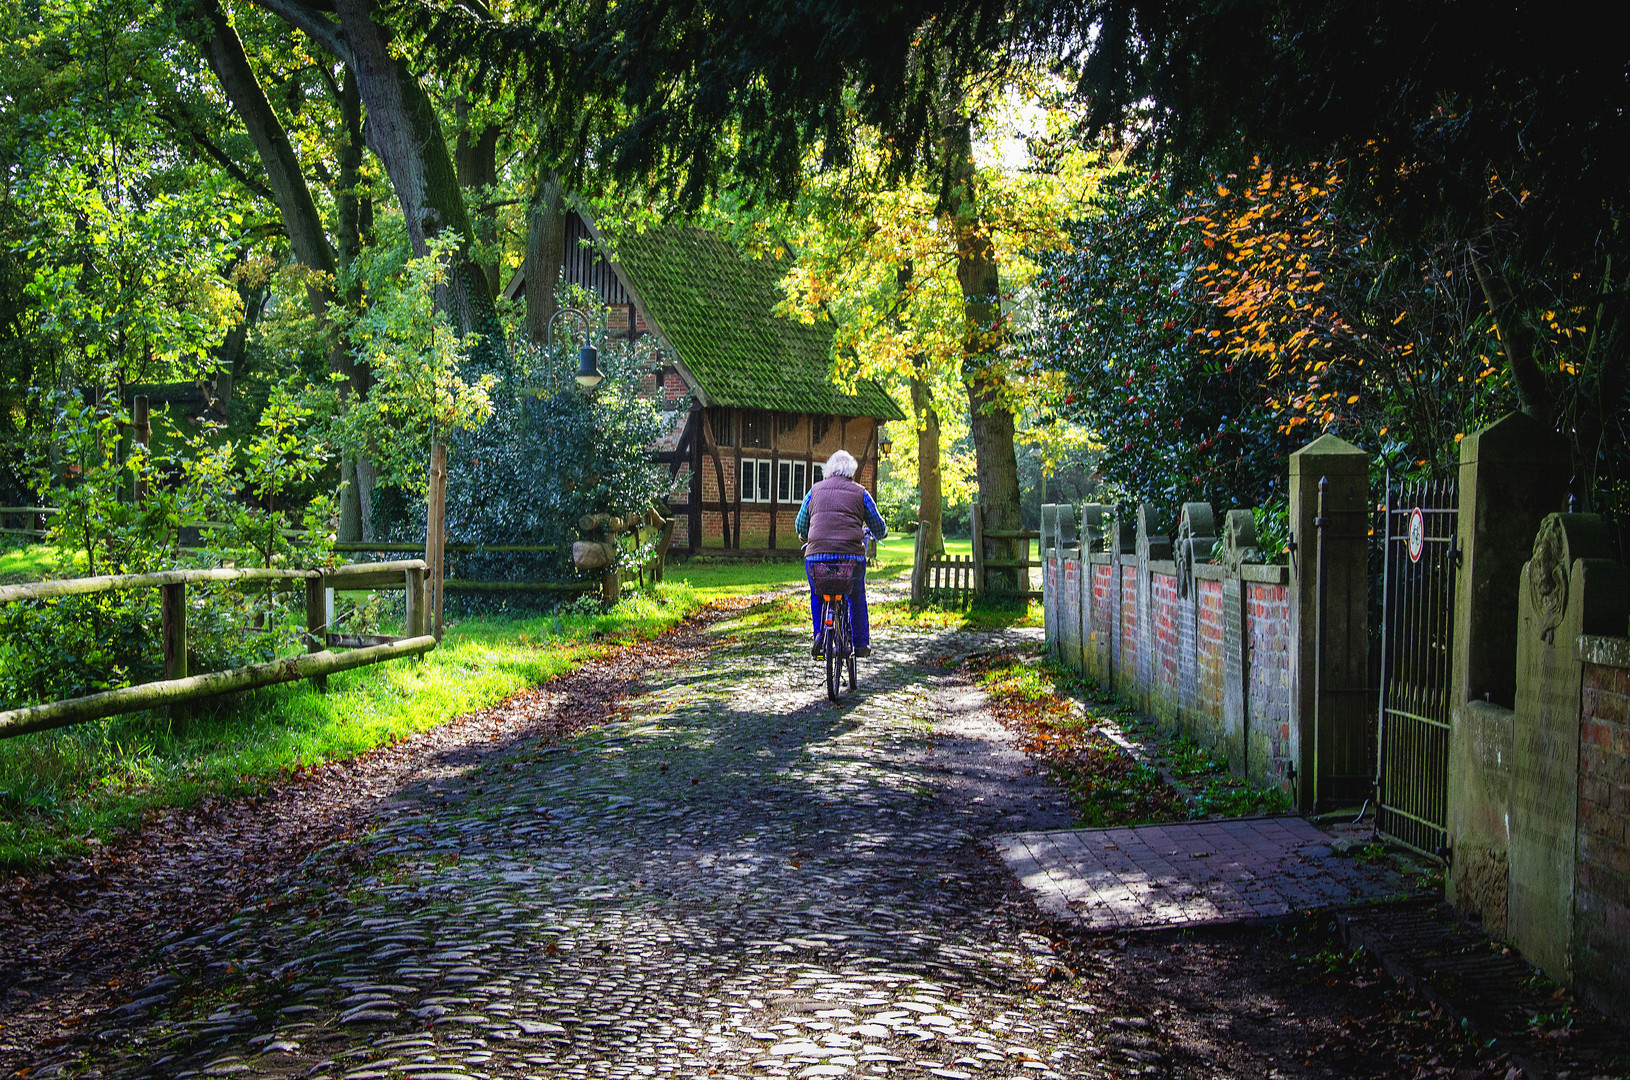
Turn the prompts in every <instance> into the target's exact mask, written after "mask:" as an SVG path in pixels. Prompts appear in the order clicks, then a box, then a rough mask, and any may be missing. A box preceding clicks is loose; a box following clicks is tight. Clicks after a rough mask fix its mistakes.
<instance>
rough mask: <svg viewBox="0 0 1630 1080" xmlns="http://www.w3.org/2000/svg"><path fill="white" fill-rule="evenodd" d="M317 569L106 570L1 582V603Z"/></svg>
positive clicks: (279, 577) (293, 575) (285, 577)
mask: <svg viewBox="0 0 1630 1080" xmlns="http://www.w3.org/2000/svg"><path fill="white" fill-rule="evenodd" d="M318 573H319V571H316V570H262V569H259V568H256V567H250V568H247V569H243V570H237V569H233V568H230V567H222V568H220V569H215V570H161V571H159V572H158V573H154V574H103V575H99V576H97V577H83V578H64V579H62V580H61V581H33V582H27V583H24V584H21V585H0V604H9V603H13V602H15V601H17V600H48V599H51V598H52V597H57V596H82V595H84V594H86V593H98V592H107V591H109V590H111V589H150V588H158V587H161V586H164V585H185V584H189V583H191V582H197V581H304V580H306V579H307V578H313V577H316V576H317V575H318Z"/></svg>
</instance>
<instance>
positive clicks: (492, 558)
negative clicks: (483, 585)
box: [374, 324, 673, 605]
mask: <svg viewBox="0 0 1630 1080" xmlns="http://www.w3.org/2000/svg"><path fill="white" fill-rule="evenodd" d="M597 336H598V337H599V338H600V340H604V326H603V324H602V325H601V326H600V327H599V334H598V335H597ZM657 361H658V353H657V352H656V346H655V344H654V343H653V342H652V341H651V340H650V339H646V340H644V341H642V342H640V343H638V344H635V345H630V344H628V343H626V342H607V343H606V345H605V347H604V348H603V349H601V350H600V361H599V363H600V370H601V372H602V373H603V374H604V376H605V377H604V380H603V381H602V382H601V383H600V385H599V386H598V387H596V388H595V389H594V390H593V391H590V392H585V391H583V390H582V389H581V388H579V387H578V386H577V384H576V383H575V382H574V381H573V375H574V374H575V372H576V352H575V350H573V349H569V348H568V347H567V346H565V345H563V344H561V345H557V346H556V347H555V348H553V349H548V350H538V349H533V348H530V347H528V346H525V345H515V346H513V359H512V361H511V362H510V364H509V365H508V367H507V368H506V369H505V370H504V371H503V372H502V373H501V374H502V378H498V379H496V381H493V382H490V383H488V384H490V385H492V387H493V390H492V394H491V397H490V402H491V413H490V415H489V416H488V417H487V418H486V419H485V421H484V422H482V423H480V424H479V425H477V426H474V427H471V428H469V429H467V430H461V431H457V432H454V433H451V434H450V436H449V441H448V458H447V460H448V466H447V540H448V542H449V543H453V544H503V545H555V546H556V547H557V548H558V550H557V551H555V552H552V553H545V554H541V555H538V554H526V553H520V554H509V553H499V554H489V555H468V554H454V555H451V556H449V560H450V561H449V567H450V570H449V576H454V577H460V578H472V579H481V580H488V581H503V580H530V581H562V580H571V579H573V578H575V576H576V575H575V572H573V571H572V570H571V563H570V556H569V554H568V553H569V551H570V548H571V544H572V542H573V541H574V540H576V539H578V535H579V534H578V532H577V520H578V518H580V517H582V516H584V515H587V514H600V513H609V514H614V515H618V516H628V515H633V514H638V513H642V512H644V511H645V510H646V509H648V508H650V506H651V505H652V503H653V502H657V501H660V500H661V499H662V498H663V497H665V496H666V495H667V494H668V493H669V490H670V485H671V481H670V479H669V476H668V470H667V469H666V468H665V467H663V466H660V465H657V464H655V463H653V462H652V461H651V450H650V448H651V447H652V446H653V445H654V444H655V443H656V442H657V440H658V439H659V438H660V437H661V436H662V435H663V434H665V433H666V432H667V430H668V429H669V428H670V427H671V426H672V421H673V417H672V415H671V414H670V413H664V412H663V411H661V410H660V409H659V408H658V407H657V406H656V404H655V403H653V402H652V401H650V400H648V399H646V398H642V397H641V396H640V395H639V383H640V378H641V376H642V373H646V372H649V371H650V370H651V369H652V367H653V366H654V365H655V364H656V363H657ZM497 374H498V373H494V375H497ZM492 377H493V376H483V380H484V381H485V380H487V379H490V378H492ZM421 470H422V466H421ZM424 512H425V511H424V503H423V501H422V500H420V499H417V498H413V497H411V496H410V495H409V494H408V493H407V492H405V491H404V490H403V489H402V488H401V487H397V488H395V489H393V490H392V489H376V494H375V498H374V527H375V530H376V533H378V534H379V535H390V536H396V537H400V538H402V539H404V540H410V541H411V540H419V539H422V538H423V537H424ZM536 600H537V598H536V597H531V598H528V601H527V602H536ZM462 602H464V603H465V604H466V605H468V604H469V603H470V601H468V600H464V601H462ZM489 603H490V602H489Z"/></svg>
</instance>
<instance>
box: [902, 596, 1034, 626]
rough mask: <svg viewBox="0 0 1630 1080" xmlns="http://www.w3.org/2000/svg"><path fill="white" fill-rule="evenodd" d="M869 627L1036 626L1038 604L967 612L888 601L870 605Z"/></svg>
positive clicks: (976, 607)
mask: <svg viewBox="0 0 1630 1080" xmlns="http://www.w3.org/2000/svg"><path fill="white" fill-rule="evenodd" d="M871 616H872V625H873V626H874V627H877V626H899V627H903V628H905V629H908V630H995V629H1000V628H1003V627H1020V626H1040V625H1041V620H1042V611H1041V605H1040V604H1039V603H1037V602H1036V601H1033V600H1032V601H1030V602H1029V603H1028V604H1026V605H1025V606H1024V607H1019V606H1018V605H1001V604H975V605H973V606H971V607H969V608H968V609H967V610H964V611H958V610H956V609H954V608H940V607H921V608H913V607H912V606H911V603H910V602H909V601H906V600H890V601H887V602H885V603H881V604H873V605H871Z"/></svg>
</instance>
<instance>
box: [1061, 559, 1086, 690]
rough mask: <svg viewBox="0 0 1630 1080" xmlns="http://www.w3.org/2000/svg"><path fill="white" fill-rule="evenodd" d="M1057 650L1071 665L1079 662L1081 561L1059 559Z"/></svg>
mask: <svg viewBox="0 0 1630 1080" xmlns="http://www.w3.org/2000/svg"><path fill="white" fill-rule="evenodd" d="M1058 568H1059V592H1058V594H1057V595H1058V610H1057V618H1058V648H1059V655H1061V656H1063V657H1064V658H1065V659H1066V660H1067V661H1068V662H1070V663H1071V664H1076V665H1079V664H1080V662H1081V659H1080V658H1081V560H1080V559H1059V560H1058Z"/></svg>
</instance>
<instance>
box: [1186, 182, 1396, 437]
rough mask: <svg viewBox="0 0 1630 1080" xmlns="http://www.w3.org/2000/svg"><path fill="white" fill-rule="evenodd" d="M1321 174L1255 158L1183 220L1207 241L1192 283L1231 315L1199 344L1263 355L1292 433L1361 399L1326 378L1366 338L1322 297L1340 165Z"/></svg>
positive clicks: (1272, 393) (1225, 354) (1220, 351)
mask: <svg viewBox="0 0 1630 1080" xmlns="http://www.w3.org/2000/svg"><path fill="white" fill-rule="evenodd" d="M1319 171H1320V172H1321V173H1322V175H1320V176H1319V178H1317V179H1311V180H1310V179H1306V178H1302V177H1298V176H1291V175H1283V174H1279V173H1276V172H1275V170H1274V169H1273V168H1272V167H1271V166H1268V165H1264V164H1263V163H1262V162H1261V160H1260V159H1257V160H1254V161H1253V162H1252V165H1251V168H1250V169H1249V170H1247V171H1246V173H1245V174H1244V175H1243V176H1232V175H1231V176H1229V177H1228V178H1227V180H1226V181H1225V182H1224V183H1221V184H1218V185H1216V188H1215V195H1214V198H1208V199H1207V200H1206V201H1205V203H1204V204H1203V205H1202V207H1201V208H1200V209H1198V210H1196V212H1194V213H1192V214H1191V215H1190V216H1189V217H1187V218H1185V219H1184V223H1185V224H1195V225H1198V226H1199V227H1200V229H1201V240H1200V243H1201V244H1202V245H1203V247H1202V248H1201V249H1200V250H1197V251H1196V250H1191V251H1190V252H1188V254H1189V255H1190V256H1191V258H1193V259H1195V263H1194V280H1195V282H1196V284H1198V285H1199V286H1200V287H1201V288H1202V289H1203V290H1204V291H1206V292H1207V293H1208V294H1209V295H1210V297H1211V302H1212V304H1213V305H1214V306H1215V307H1216V308H1217V309H1218V311H1219V312H1221V313H1222V314H1223V315H1224V316H1226V318H1225V319H1223V320H1219V322H1218V324H1217V325H1214V326H1212V327H1209V328H1205V329H1201V330H1198V331H1196V333H1197V334H1199V335H1200V336H1201V338H1202V339H1203V341H1202V349H1201V351H1202V352H1204V353H1206V354H1208V355H1212V356H1216V357H1219V358H1234V357H1240V356H1251V357H1255V358H1258V359H1260V360H1262V361H1264V363H1265V369H1266V371H1267V375H1268V379H1269V385H1268V386H1267V387H1266V389H1267V390H1268V400H1267V404H1268V406H1269V407H1270V408H1272V409H1274V410H1275V411H1276V412H1278V413H1279V414H1280V415H1281V417H1282V421H1281V424H1280V430H1281V431H1282V432H1287V433H1288V432H1290V431H1292V430H1294V429H1295V428H1297V427H1298V426H1300V425H1303V424H1314V425H1316V426H1318V427H1321V428H1322V427H1328V426H1330V425H1331V424H1332V423H1334V422H1336V421H1337V420H1338V419H1340V417H1341V413H1342V410H1343V409H1344V408H1345V407H1346V406H1349V405H1353V404H1356V403H1357V401H1358V395H1356V394H1352V393H1343V392H1342V391H1341V390H1340V389H1338V388H1335V387H1333V386H1331V385H1329V384H1330V382H1331V380H1330V379H1329V369H1330V368H1331V366H1332V365H1333V364H1335V363H1337V362H1339V361H1340V360H1341V359H1343V358H1344V357H1351V355H1352V354H1353V353H1354V352H1356V351H1358V350H1356V349H1355V348H1354V347H1353V346H1354V345H1355V344H1356V342H1357V340H1358V339H1360V338H1361V337H1362V336H1363V335H1362V334H1361V332H1360V331H1358V330H1356V329H1355V328H1354V327H1353V326H1352V325H1351V324H1350V323H1349V322H1348V321H1347V319H1345V318H1344V317H1343V316H1342V314H1341V312H1339V311H1338V310H1337V309H1336V306H1335V304H1334V302H1333V301H1332V300H1331V299H1330V298H1329V297H1328V296H1326V295H1322V294H1324V293H1325V289H1326V287H1327V284H1328V283H1327V282H1326V280H1325V268H1326V263H1327V257H1328V255H1329V254H1330V249H1331V248H1332V246H1333V245H1334V243H1335V241H1334V238H1333V234H1334V233H1335V231H1336V228H1335V222H1334V221H1333V219H1332V217H1331V212H1330V205H1331V203H1332V201H1333V199H1334V196H1335V194H1336V192H1337V190H1338V189H1339V187H1340V185H1341V178H1340V176H1339V175H1338V174H1337V173H1336V171H1335V170H1334V169H1324V170H1319ZM1231 185H1232V186H1231ZM1400 318H1402V316H1400ZM1357 362H1358V363H1359V364H1360V365H1361V364H1362V362H1363V361H1362V359H1358V360H1357Z"/></svg>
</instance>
